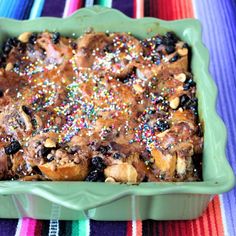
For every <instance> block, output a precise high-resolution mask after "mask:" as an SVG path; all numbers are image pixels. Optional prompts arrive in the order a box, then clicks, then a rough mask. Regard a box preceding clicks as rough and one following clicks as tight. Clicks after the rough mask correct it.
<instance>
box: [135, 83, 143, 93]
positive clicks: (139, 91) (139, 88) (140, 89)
mask: <svg viewBox="0 0 236 236" xmlns="http://www.w3.org/2000/svg"><path fill="white" fill-rule="evenodd" d="M133 88H134V90H135V91H136V92H137V93H142V92H144V88H143V87H142V86H141V85H140V84H134V85H133Z"/></svg>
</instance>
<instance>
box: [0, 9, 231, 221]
mask: <svg viewBox="0 0 236 236" xmlns="http://www.w3.org/2000/svg"><path fill="white" fill-rule="evenodd" d="M91 28H92V29H93V30H94V31H101V32H105V31H107V30H108V31H110V32H131V33H132V34H133V35H134V36H136V37H138V38H145V37H150V36H153V35H155V34H157V33H160V34H164V33H166V32H167V31H174V32H175V33H176V34H177V35H178V36H179V37H180V39H182V40H183V41H186V42H187V43H188V44H189V45H190V46H191V49H192V58H191V70H192V73H193V75H194V78H195V81H196V83H197V97H198V99H199V116H200V119H201V121H202V122H203V124H204V150H203V166H202V168H203V181H202V182H178V183H150V182H149V183H141V184H139V185H130V184H118V183H116V184H111V183H90V182H89V183H88V182H43V181H42V182H19V181H1V182H0V201H1V205H2V208H1V210H0V217H1V218H20V217H32V218H37V219H51V218H53V219H62V220H75V219H85V218H90V219H94V220H130V219H142V220H145V219H155V220H180V219H193V218H197V217H199V216H200V215H201V214H202V213H203V211H204V210H205V209H206V207H207V205H208V203H209V202H210V201H211V199H212V197H213V196H214V195H215V194H220V193H223V192H226V191H229V190H230V189H231V188H233V186H234V184H235V177H234V174H233V171H232V169H231V167H230V166H229V164H228V162H227V159H226V156H225V145H226V136H227V135H226V129H225V126H224V124H223V122H222V121H221V119H220V118H219V116H218V115H217V113H216V109H215V103H216V96H217V89H216V86H215V84H214V82H213V80H212V79H211V77H210V75H209V73H208V64H209V55H208V52H207V49H206V48H205V47H204V46H203V44H202V42H201V27H200V23H199V22H198V21H197V20H193V19H186V20H179V21H169V22H167V21H162V20H159V19H155V18H143V19H138V20H134V19H130V18H128V17H127V16H125V15H123V14H122V13H120V12H119V11H116V10H113V9H108V8H100V7H93V8H86V9H81V10H79V11H78V12H76V13H75V14H74V15H72V16H71V17H68V18H66V19H58V18H40V19H36V20H30V21H15V20H10V19H0V44H2V43H3V42H4V40H6V39H7V38H8V37H12V36H17V35H19V34H21V33H23V32H25V31H34V32H37V31H38V32H40V31H44V30H48V31H59V32H61V33H62V34H63V35H68V36H79V35H81V34H83V33H84V32H85V31H86V30H88V29H91Z"/></svg>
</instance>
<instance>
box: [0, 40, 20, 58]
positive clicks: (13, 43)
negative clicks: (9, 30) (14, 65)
mask: <svg viewBox="0 0 236 236" xmlns="http://www.w3.org/2000/svg"><path fill="white" fill-rule="evenodd" d="M18 43H19V40H18V39H17V38H9V39H8V40H7V41H6V42H5V43H4V45H3V47H2V51H3V52H4V53H5V54H9V53H10V51H11V49H12V48H13V47H16V46H17V45H18Z"/></svg>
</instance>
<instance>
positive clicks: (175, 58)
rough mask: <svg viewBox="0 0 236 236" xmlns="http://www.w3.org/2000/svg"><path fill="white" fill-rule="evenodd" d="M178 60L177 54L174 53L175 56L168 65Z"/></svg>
mask: <svg viewBox="0 0 236 236" xmlns="http://www.w3.org/2000/svg"><path fill="white" fill-rule="evenodd" d="M179 58H180V56H179V54H178V53H176V54H175V55H174V56H173V57H172V58H171V59H170V63H172V62H175V61H177V60H178V59H179Z"/></svg>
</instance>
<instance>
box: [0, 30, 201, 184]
mask: <svg viewBox="0 0 236 236" xmlns="http://www.w3.org/2000/svg"><path fill="white" fill-rule="evenodd" d="M190 51H191V48H190V47H189V46H188V44H187V43H185V42H183V41H181V40H180V39H179V38H178V37H177V36H176V35H175V34H174V33H173V32H167V33H166V34H165V35H159V34H157V35H156V36H153V37H150V38H147V39H138V38H136V37H134V36H132V35H131V34H130V33H118V32H115V33H109V32H106V33H103V32H89V33H85V34H84V35H82V36H80V37H79V38H74V37H66V36H62V35H61V34H60V33H59V32H42V33H35V32H24V33H23V34H21V35H19V36H18V38H15V37H14V38H9V39H7V40H6V42H5V43H4V45H3V47H2V53H1V57H0V66H1V68H0V130H1V131H0V135H1V141H0V179H2V180H53V181H72V180H73V181H92V182H123V183H127V182H129V183H139V182H160V181H172V182H173V181H174V182H176V181H199V180H201V161H202V160H201V158H202V150H203V131H202V130H203V129H202V125H201V123H200V121H199V117H198V100H197V98H196V83H195V81H194V78H193V75H192V74H191V71H190V68H189V64H190V59H191V57H190Z"/></svg>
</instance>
